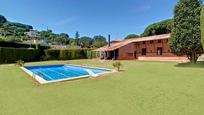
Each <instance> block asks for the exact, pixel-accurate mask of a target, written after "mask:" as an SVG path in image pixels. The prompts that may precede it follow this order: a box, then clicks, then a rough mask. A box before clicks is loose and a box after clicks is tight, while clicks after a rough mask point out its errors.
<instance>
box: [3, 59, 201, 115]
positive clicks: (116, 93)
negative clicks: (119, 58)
mask: <svg viewBox="0 0 204 115" xmlns="http://www.w3.org/2000/svg"><path fill="white" fill-rule="evenodd" d="M58 63H73V64H78V65H89V66H97V67H105V68H112V62H105V63H103V64H102V63H100V62H97V61H91V60H78V61H66V62H57V61H55V62H54V61H53V62H38V63H29V64H27V65H40V64H58ZM122 64H123V65H124V66H123V70H124V71H122V72H118V73H112V74H107V75H105V76H103V77H101V78H97V79H81V80H76V81H67V82H61V83H54V84H47V85H39V84H38V83H36V82H34V81H33V80H32V79H31V77H30V76H28V75H27V74H26V73H24V72H23V71H22V70H21V69H19V68H18V67H16V66H14V65H0V115H202V114H203V113H204V109H203V108H204V63H200V64H199V66H197V67H196V66H192V65H189V66H188V65H186V64H184V65H182V64H181V65H177V64H176V63H165V62H136V61H123V62H122Z"/></svg>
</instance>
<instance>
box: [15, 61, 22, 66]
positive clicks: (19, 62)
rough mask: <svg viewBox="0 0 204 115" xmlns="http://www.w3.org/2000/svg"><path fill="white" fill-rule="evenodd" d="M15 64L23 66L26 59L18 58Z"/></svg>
mask: <svg viewBox="0 0 204 115" xmlns="http://www.w3.org/2000/svg"><path fill="white" fill-rule="evenodd" d="M15 65H17V66H21V67H22V66H24V61H23V60H18V61H16V64H15Z"/></svg>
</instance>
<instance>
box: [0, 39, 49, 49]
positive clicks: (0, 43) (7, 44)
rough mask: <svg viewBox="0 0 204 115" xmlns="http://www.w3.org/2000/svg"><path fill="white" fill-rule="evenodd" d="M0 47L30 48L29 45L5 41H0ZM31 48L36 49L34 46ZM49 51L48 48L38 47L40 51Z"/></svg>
mask: <svg viewBox="0 0 204 115" xmlns="http://www.w3.org/2000/svg"><path fill="white" fill-rule="evenodd" d="M0 47H11V48H30V44H23V43H16V42H15V43H14V42H7V41H0ZM31 47H32V48H36V46H35V45H31ZM44 49H49V47H48V46H40V50H44Z"/></svg>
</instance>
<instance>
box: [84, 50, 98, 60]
mask: <svg viewBox="0 0 204 115" xmlns="http://www.w3.org/2000/svg"><path fill="white" fill-rule="evenodd" d="M97 57H100V53H99V52H96V51H87V58H88V59H93V58H97Z"/></svg>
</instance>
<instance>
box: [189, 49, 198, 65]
mask: <svg viewBox="0 0 204 115" xmlns="http://www.w3.org/2000/svg"><path fill="white" fill-rule="evenodd" d="M197 60H198V56H197V53H196V52H192V54H191V59H190V61H191V63H196V62H197Z"/></svg>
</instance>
